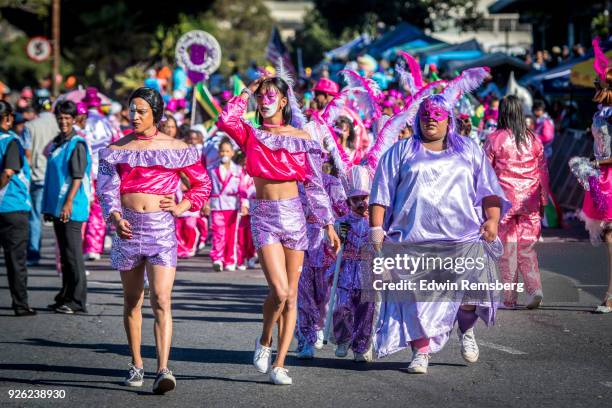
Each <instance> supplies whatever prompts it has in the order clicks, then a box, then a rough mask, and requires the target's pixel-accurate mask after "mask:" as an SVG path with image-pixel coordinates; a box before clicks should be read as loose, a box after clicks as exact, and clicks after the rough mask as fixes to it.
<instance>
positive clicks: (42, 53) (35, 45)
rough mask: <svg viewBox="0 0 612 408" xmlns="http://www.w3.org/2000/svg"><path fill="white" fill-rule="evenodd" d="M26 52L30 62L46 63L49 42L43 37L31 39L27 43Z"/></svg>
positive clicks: (48, 55)
mask: <svg viewBox="0 0 612 408" xmlns="http://www.w3.org/2000/svg"><path fill="white" fill-rule="evenodd" d="M26 52H27V54H28V58H30V59H31V60H32V61H36V62H42V61H46V60H48V59H49V57H50V56H51V42H50V41H49V40H48V39H46V38H45V37H32V38H30V41H28V45H27V46H26Z"/></svg>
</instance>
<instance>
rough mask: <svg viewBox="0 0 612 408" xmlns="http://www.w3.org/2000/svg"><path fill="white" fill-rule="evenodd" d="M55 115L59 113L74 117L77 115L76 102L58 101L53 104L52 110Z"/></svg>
mask: <svg viewBox="0 0 612 408" xmlns="http://www.w3.org/2000/svg"><path fill="white" fill-rule="evenodd" d="M53 112H54V113H55V116H59V115H70V116H72V117H73V118H76V117H77V115H78V112H77V106H76V103H74V102H72V101H60V102H58V103H57V104H56V105H55V110H54V111H53Z"/></svg>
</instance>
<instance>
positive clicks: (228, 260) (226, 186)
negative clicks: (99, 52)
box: [205, 137, 244, 272]
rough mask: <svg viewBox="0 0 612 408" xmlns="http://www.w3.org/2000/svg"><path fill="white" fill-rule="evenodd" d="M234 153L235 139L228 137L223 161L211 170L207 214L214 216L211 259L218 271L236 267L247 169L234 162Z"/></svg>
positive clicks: (222, 150)
mask: <svg viewBox="0 0 612 408" xmlns="http://www.w3.org/2000/svg"><path fill="white" fill-rule="evenodd" d="M234 154H235V152H234V146H233V144H232V142H231V141H230V139H229V138H227V137H226V138H224V139H223V140H221V142H220V143H219V156H220V158H221V162H220V164H219V165H218V166H216V167H213V168H209V169H208V171H209V175H210V179H211V182H212V192H211V194H210V201H209V202H208V204H207V205H206V212H205V215H210V219H211V232H212V248H211V249H210V258H211V260H212V261H213V269H214V270H215V271H216V272H220V271H222V270H223V269H227V270H228V271H230V272H233V271H235V270H236V238H237V234H238V231H237V224H238V211H239V210H241V209H242V208H241V199H240V198H241V196H243V195H244V194H243V193H242V192H241V191H240V187H241V186H242V174H243V170H242V167H241V166H239V165H237V164H236V163H234V162H233V161H232V159H233V158H234Z"/></svg>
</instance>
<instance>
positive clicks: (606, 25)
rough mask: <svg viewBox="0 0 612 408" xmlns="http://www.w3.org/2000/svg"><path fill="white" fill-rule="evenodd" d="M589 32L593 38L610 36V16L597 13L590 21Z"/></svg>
mask: <svg viewBox="0 0 612 408" xmlns="http://www.w3.org/2000/svg"><path fill="white" fill-rule="evenodd" d="M591 30H592V31H593V34H594V35H595V36H597V35H598V36H600V37H607V36H608V35H610V15H609V14H608V13H599V14H598V15H597V16H595V17H594V18H593V20H592V21H591Z"/></svg>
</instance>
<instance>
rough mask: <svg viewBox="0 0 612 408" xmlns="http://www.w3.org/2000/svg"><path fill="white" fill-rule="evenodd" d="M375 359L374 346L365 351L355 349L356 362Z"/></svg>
mask: <svg viewBox="0 0 612 408" xmlns="http://www.w3.org/2000/svg"><path fill="white" fill-rule="evenodd" d="M373 359H374V357H373V353H372V346H370V348H368V349H367V350H366V352H365V353H357V352H355V351H353V360H355V362H356V363H370V362H372V360H373Z"/></svg>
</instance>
